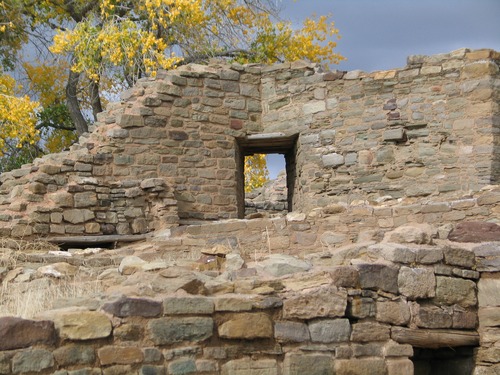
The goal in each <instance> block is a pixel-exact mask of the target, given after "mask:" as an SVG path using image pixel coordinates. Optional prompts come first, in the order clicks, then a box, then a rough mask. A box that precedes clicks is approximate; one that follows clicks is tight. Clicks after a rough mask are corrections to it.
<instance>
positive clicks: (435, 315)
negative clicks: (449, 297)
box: [413, 305, 453, 328]
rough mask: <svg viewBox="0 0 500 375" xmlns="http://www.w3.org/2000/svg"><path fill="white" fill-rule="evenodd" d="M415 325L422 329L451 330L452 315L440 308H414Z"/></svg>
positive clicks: (418, 306) (415, 306) (416, 306)
mask: <svg viewBox="0 0 500 375" xmlns="http://www.w3.org/2000/svg"><path fill="white" fill-rule="evenodd" d="M413 315H414V316H415V323H416V324H417V326H418V327H422V328H451V327H452V325H453V317H452V313H451V311H449V310H444V309H442V308H440V307H439V306H432V305H429V306H420V305H414V306H413Z"/></svg>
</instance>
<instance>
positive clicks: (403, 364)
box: [387, 359, 413, 375]
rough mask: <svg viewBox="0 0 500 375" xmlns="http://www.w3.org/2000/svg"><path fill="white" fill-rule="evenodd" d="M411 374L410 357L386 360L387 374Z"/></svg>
mask: <svg viewBox="0 0 500 375" xmlns="http://www.w3.org/2000/svg"><path fill="white" fill-rule="evenodd" d="M409 374H413V362H412V361H411V360H410V359H389V360H387V375H409Z"/></svg>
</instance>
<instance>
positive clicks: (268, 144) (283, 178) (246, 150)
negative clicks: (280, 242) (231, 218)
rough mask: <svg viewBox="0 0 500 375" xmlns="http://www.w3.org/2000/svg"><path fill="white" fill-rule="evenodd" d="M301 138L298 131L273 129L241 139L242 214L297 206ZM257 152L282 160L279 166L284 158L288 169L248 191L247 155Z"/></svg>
mask: <svg viewBox="0 0 500 375" xmlns="http://www.w3.org/2000/svg"><path fill="white" fill-rule="evenodd" d="M297 138H298V134H294V135H291V136H286V135H285V134H283V133H269V134H254V135H249V136H247V137H245V138H238V139H237V144H238V147H237V155H236V158H237V166H238V179H237V189H238V195H237V196H238V217H239V218H245V217H247V218H252V217H262V216H270V215H273V214H277V213H283V212H288V211H292V210H293V204H294V202H293V195H294V191H295V189H296V165H295V155H296V152H297V150H296V147H297ZM255 154H264V155H266V158H267V159H271V160H273V162H277V163H278V168H279V163H280V159H281V165H282V166H283V169H284V172H282V173H281V174H278V175H277V179H276V180H274V182H270V183H268V184H266V185H265V186H264V187H263V188H259V189H256V190H255V191H252V192H249V193H245V157H247V156H250V155H255ZM273 183H274V185H273Z"/></svg>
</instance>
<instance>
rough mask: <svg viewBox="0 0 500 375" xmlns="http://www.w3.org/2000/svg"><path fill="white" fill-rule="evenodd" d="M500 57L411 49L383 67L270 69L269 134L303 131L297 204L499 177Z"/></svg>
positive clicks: (408, 192) (438, 189) (457, 189)
mask: <svg viewBox="0 0 500 375" xmlns="http://www.w3.org/2000/svg"><path fill="white" fill-rule="evenodd" d="M499 57H500V56H499V55H498V54H497V53H494V52H492V51H488V50H481V51H474V52H469V51H467V50H458V51H455V52H452V53H451V54H444V55H436V56H430V57H427V56H410V57H409V58H408V65H407V66H406V68H404V69H398V70H390V71H383V72H374V73H364V72H361V71H352V72H347V73H344V72H324V73H318V72H315V68H316V69H317V67H307V68H308V69H307V68H306V71H305V72H303V71H301V70H300V69H299V66H300V65H299V64H285V65H284V66H282V67H281V69H284V70H280V67H270V68H266V69H263V73H262V98H263V104H262V106H263V108H262V109H263V116H262V124H263V131H264V132H284V133H285V134H289V133H291V132H292V133H293V132H296V133H300V137H299V139H298V145H297V148H298V151H297V155H296V163H297V164H296V169H297V171H298V176H297V182H296V185H295V187H294V188H295V194H294V207H293V209H294V210H295V209H306V210H307V209H308V208H309V209H310V208H313V207H317V206H321V205H325V204H328V203H329V202H331V201H332V199H340V200H347V201H349V200H353V199H366V198H367V197H368V198H377V197H380V196H384V195H389V196H392V197H396V198H398V197H425V196H437V195H441V196H443V195H444V196H449V195H454V193H464V192H467V191H476V190H478V188H480V187H481V186H484V185H485V184H491V183H493V184H497V183H498V182H499V169H498V134H499V128H500V120H499V117H498V113H499V102H498V91H499V90H498V87H499V84H500V83H499V69H498V62H499ZM288 67H290V69H286V68H288ZM302 68H304V67H303V66H302ZM333 197H335V198H333Z"/></svg>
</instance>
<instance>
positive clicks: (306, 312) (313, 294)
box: [283, 286, 347, 319]
mask: <svg viewBox="0 0 500 375" xmlns="http://www.w3.org/2000/svg"><path fill="white" fill-rule="evenodd" d="M346 307H347V292H346V291H345V290H339V289H337V288H336V287H334V286H325V287H320V288H317V289H315V290H313V291H308V292H303V293H298V294H295V295H294V296H292V297H289V298H288V299H286V300H284V302H283V318H285V319H290V318H299V319H312V318H317V317H330V318H334V317H341V316H344V313H345V310H346Z"/></svg>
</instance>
